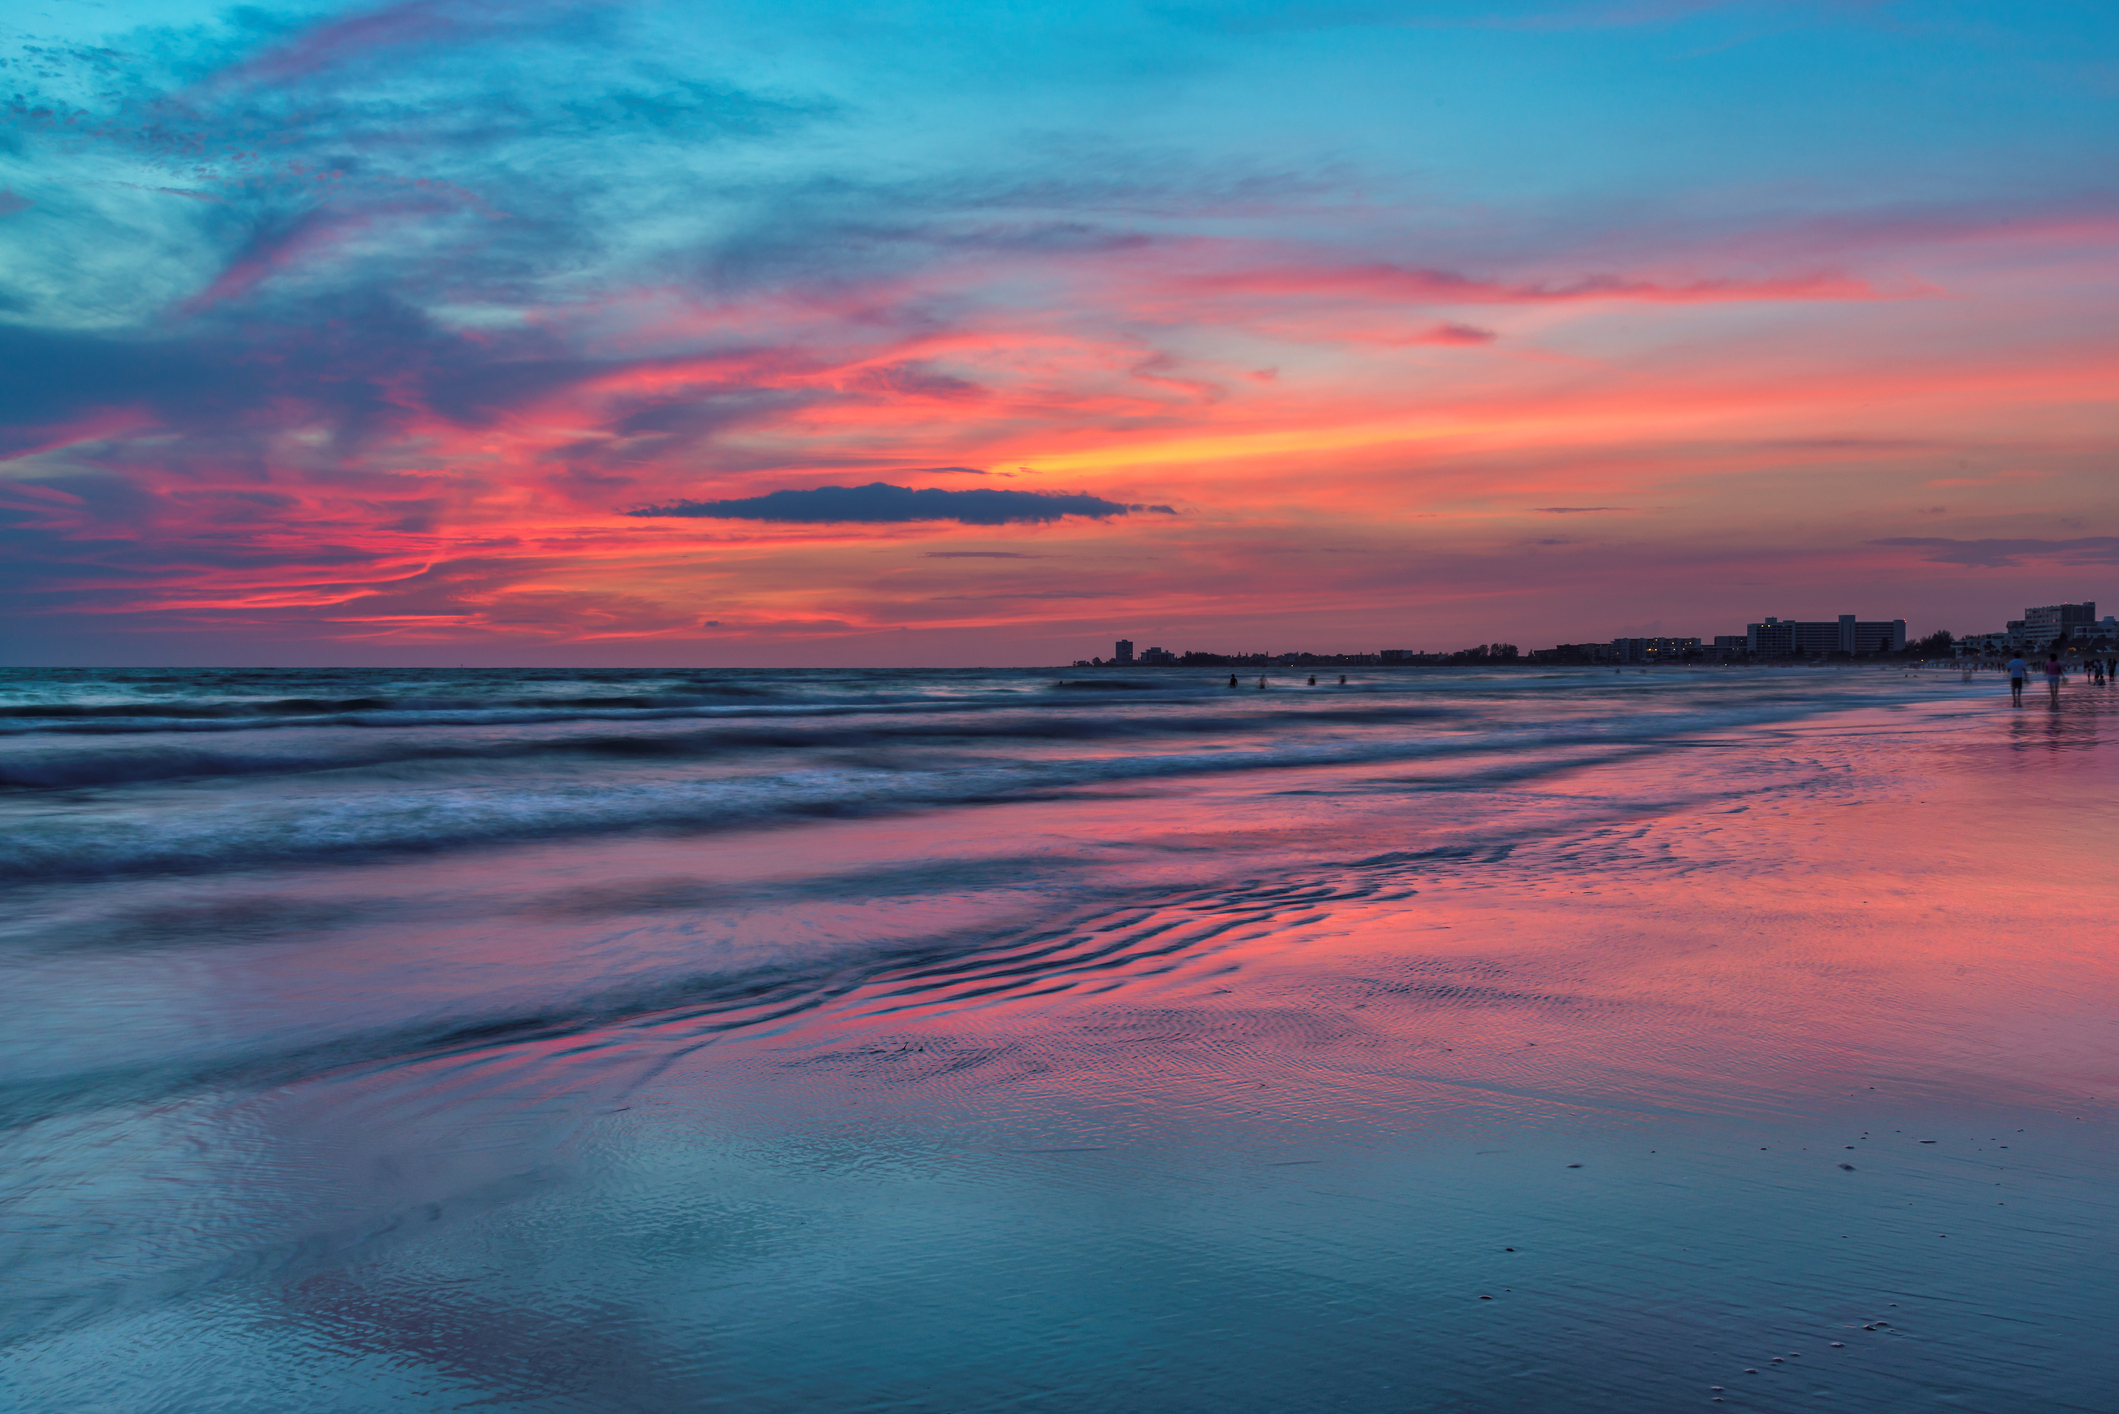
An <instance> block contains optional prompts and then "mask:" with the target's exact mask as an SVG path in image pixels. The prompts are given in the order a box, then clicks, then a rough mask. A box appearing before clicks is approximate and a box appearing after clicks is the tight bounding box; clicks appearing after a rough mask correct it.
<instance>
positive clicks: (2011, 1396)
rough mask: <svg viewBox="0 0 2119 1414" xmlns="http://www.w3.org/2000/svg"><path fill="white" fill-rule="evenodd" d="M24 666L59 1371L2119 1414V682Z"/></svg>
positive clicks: (19, 1205)
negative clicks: (2057, 688) (1260, 680)
mask: <svg viewBox="0 0 2119 1414" xmlns="http://www.w3.org/2000/svg"><path fill="white" fill-rule="evenodd" d="M1337 675H1338V674H1337V670H1335V671H1334V672H1333V673H1331V674H1322V675H1320V678H1321V680H1320V682H1319V683H1318V685H1316V686H1314V687H1311V686H1308V685H1307V684H1306V683H1305V682H1304V681H1303V678H1304V676H1306V674H1302V673H1298V672H1295V671H1292V670H1291V671H1290V672H1289V673H1288V674H1287V675H1286V676H1280V675H1277V674H1275V673H1273V672H1271V671H1269V672H1268V674H1267V685H1266V687H1265V689H1264V690H1260V689H1259V688H1258V687H1257V686H1256V685H1255V682H1256V670H1252V671H1251V672H1250V673H1249V674H1247V675H1246V676H1244V677H1243V678H1242V679H1241V686H1240V687H1239V688H1237V689H1233V690H1232V689H1230V688H1229V687H1228V686H1227V685H1226V676H1225V673H1215V672H1214V671H1212V670H1201V671H1188V670H1183V669H1156V670H1118V669H1110V670H1106V669H1064V670H1060V669H1054V670H994V671H983V670H950V671H935V672H912V671H905V672H885V671H871V672H827V671H822V670H809V671H792V670H791V671H781V672H771V673H765V672H759V673H746V672H737V671H711V672H696V673H686V672H669V671H652V672H651V671H645V670H643V671H640V672H633V673H628V672H621V671H616V670H612V671H607V672H578V673H565V672H558V671H552V670H521V671H516V672H509V671H501V670H464V671H459V672H451V671H444V670H438V669H433V670H418V671H405V672H391V671H385V670H354V669H347V670H333V671H330V672H323V671H301V670H275V671H265V670H255V671H241V670H226V671H221V672H208V671H203V670H145V669H139V670H68V671H61V670H43V671H34V672H33V671H29V670H20V669H15V670H7V671H6V672H5V673H0V709H4V713H5V715H0V785H4V787H5V789H4V790H0V819H4V822H5V824H4V829H0V889H4V891H5V893H6V895H7V900H8V901H7V906H6V908H5V909H4V910H0V995H4V996H6V997H7V998H8V999H9V1010H10V1012H11V1019H10V1024H9V1025H8V1026H7V1027H5V1028H4V1029H0V1106H4V1116H0V1117H4V1121H5V1125H6V1127H5V1129H4V1131H0V1213H4V1214H5V1223H4V1229H0V1242H4V1250H0V1261H4V1266H5V1270H6V1274H7V1275H6V1280H5V1282H4V1288H0V1342H4V1347H5V1349H6V1352H7V1363H8V1365H9V1370H10V1373H9V1380H10V1383H11V1386H12V1391H13V1396H12V1397H13V1398H14V1399H15V1400H16V1401H17V1402H18V1403H17V1407H19V1408H22V1409H24V1410H26V1411H39V1412H40V1414H41V1412H42V1411H52V1414H57V1412H58V1411H82V1410H113V1411H115V1410H125V1411H134V1410H169V1411H198V1410H215V1411H250V1410H256V1411H280V1410H286V1409H292V1408H330V1409H334V1410H348V1411H352V1410H368V1409H385V1408H394V1409H408V1408H409V1409H420V1410H429V1409H434V1410H442V1409H449V1410H454V1409H466V1410H468V1409H474V1408H475V1409H481V1410H522V1411H548V1410H549V1411H560V1410H584V1411H588V1410H616V1409H625V1410H643V1411H662V1410H670V1411H676V1410H693V1409H729V1410H743V1411H750V1410H757V1411H782V1410H785V1411H797V1410H819V1409H831V1410H867V1409H875V1410H885V1409H887V1410H906V1411H937V1414H941V1412H942V1411H949V1412H950V1414H966V1411H986V1410H994V1411H999V1410H1024V1409H1031V1410H1046V1409H1049V1410H1076V1409H1096V1410H1123V1411H1133V1410H1138V1411H1144V1414H1145V1412H1146V1411H1192V1410H1198V1411H1208V1410H1222V1411H1226V1410H1260V1411H1266V1410H1272V1411H1284V1410H1297V1409H1319V1410H1338V1409H1344V1410H1350V1411H1351V1410H1408V1411H1426V1410H1436V1411H1470V1410H1495V1411H1508V1410H1529V1409H1536V1410H1559V1411H1570V1410H1584V1411H1587V1410H1611V1409H1622V1408H1623V1409H1666V1408H1676V1407H1689V1406H1691V1405H1693V1404H1700V1405H1706V1406H1711V1405H1712V1404H1713V1402H1714V1401H1715V1400H1717V1399H1719V1400H1721V1401H1722V1402H1723V1403H1724V1404H1725V1405H1727V1406H1728V1407H1731V1408H1738V1407H1741V1408H1748V1409H1764V1410H1784V1409H1786V1410H1792V1409H1797V1408H1802V1409H1812V1408H1818V1407H1845V1408H1862V1409H1869V1410H1898V1409H1905V1410H1914V1409H1921V1410H1926V1409H1933V1408H1937V1407H1949V1408H1959V1409H1967V1410H1991V1411H1997V1412H1998V1411H2014V1410H2029V1409H2038V1410H2075V1409H2079V1410H2095V1409H2104V1408H2109V1407H2110V1404H2111V1390H2112V1387H2113V1383H2114V1381H2115V1379H2119V1356H2115V1355H2114V1354H2113V1352H2112V1348H2111V1342H2110V1339H2109V1335H2108V1332H2107V1331H2106V1330H2105V1329H2104V1322H2103V1321H2102V1320H2101V1319H2099V1317H2100V1315H2101V1313H2103V1312H2107V1311H2109V1310H2111V1309H2112V1308H2113V1304H2114V1301H2115V1299H2119V1263H2115V1261H2114V1258H2115V1255H2119V1254H2115V1253H2114V1250H2113V1247H2114V1239H2113V1231H2114V1226H2113V1221H2112V1219H2113V1216H2114V1207H2115V1200H2119V1190H2115V1188H2114V1186H2113V1183H2112V1180H2111V1174H2112V1172H2113V1165H2114V1161H2115V1159H2119V1139H2115V1133H2114V1119H2115V1106H2114V1104H2113V1098H2114V1095H2115V1094H2119V1059H2115V1056H2119V1052H2115V1043H2119V1021H2115V1017H2119V1010H2115V1002H2119V967H2115V964H2114V959H2113V945H2112V937H2113V927H2112V924H2111V918H2112V914H2113V905H2114V902H2115V894H2119V890H2115V886H2114V876H2113V873H2112V868H2111V860H2110V843H2111V841H2112V840H2113V839H2114V838H2115V827H2119V805H2115V804H2114V802H2113V799H2112V792H2111V790H2110V787H2109V781H2110V773H2111V771H2112V768H2113V765H2114V752H2115V749H2119V748H2115V745H2114V743H2113V742H2112V741H2111V740H2110V739H2109V738H2110V737H2111V735H2112V734H2113V732H2114V731H2115V729H2119V692H2115V691H2113V690H2110V689H2101V688H2094V687H2090V686H2086V685H2084V684H2083V683H2081V682H2080V681H2079V680H2077V681H2073V682H2070V683H2069V684H2067V685H2066V686H2065V687H2064V688H2063V689H2062V691H2061V693H2060V697H2059V701H2058V703H2057V705H2053V704H2049V703H2048V702H2047V701H2046V700H2045V693H2044V690H2043V689H2042V688H2041V689H2040V690H2039V691H2038V692H2037V693H2036V694H2032V695H2030V700H2028V701H2027V702H2026V703H2025V705H2024V706H2022V707H2021V708H2013V707H2011V706H2010V704H2009V701H2008V692H2007V687H2006V684H1998V683H1997V681H1996V680H1995V679H1994V678H1993V677H1992V676H1991V675H1985V676H1981V677H1978V678H1977V679H1976V680H1968V679H1965V678H1963V677H1961V676H1960V675H1959V674H1958V673H1956V672H1954V671H1940V672H1938V671H1910V670H1906V669H1902V668H1900V667H1898V666H1896V665H1893V666H1891V667H1889V668H1887V669H1884V670H1878V669H1877V668H1875V667H1873V666H1867V665H1862V666H1857V667H1849V668H1846V669H1822V668H1819V669H1812V668H1783V669H1749V668H1746V669H1657V670H1655V671H1652V672H1636V671H1633V670H1628V671H1627V672H1625V673H1613V672H1612V671H1610V670H1609V669H1608V668H1606V669H1561V670H1542V669H1528V668H1525V669H1517V670H1510V671H1500V670H1496V671H1476V670H1441V669H1438V670H1404V671H1383V670H1359V669H1357V670H1353V671H1351V672H1350V673H1349V676H1350V678H1351V679H1352V681H1350V682H1348V683H1347V684H1345V685H1344V686H1342V685H1340V684H1339V683H1338V682H1337V681H1336V677H1337Z"/></svg>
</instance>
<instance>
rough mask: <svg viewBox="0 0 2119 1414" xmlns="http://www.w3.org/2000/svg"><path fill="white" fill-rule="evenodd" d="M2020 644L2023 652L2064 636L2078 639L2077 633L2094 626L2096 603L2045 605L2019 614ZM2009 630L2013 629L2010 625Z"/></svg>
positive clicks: (2085, 601)
mask: <svg viewBox="0 0 2119 1414" xmlns="http://www.w3.org/2000/svg"><path fill="white" fill-rule="evenodd" d="M2022 622H2023V630H2022V632H2023V643H2024V646H2025V647H2026V648H2047V647H2050V646H2052V644H2053V643H2054V642H2055V641H2056V640H2057V639H2058V638H2059V637H2060V635H2061V634H2062V633H2063V632H2065V633H2066V634H2067V636H2068V637H2069V638H2075V637H2078V636H2080V634H2081V631H2082V630H2084V629H2087V628H2089V627H2090V626H2091V625H2093V624H2095V623H2096V622H2097V603H2096V601H2095V600H2093V599H2085V600H2084V601H2083V602H2082V603H2080V604H2047V605H2044V606H2043V607H2040V608H2036V609H2025V610H2024V611H2023V620H2022ZM2012 627H2013V625H2012Z"/></svg>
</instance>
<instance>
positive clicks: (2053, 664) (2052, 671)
mask: <svg viewBox="0 0 2119 1414" xmlns="http://www.w3.org/2000/svg"><path fill="white" fill-rule="evenodd" d="M2045 690H2046V693H2047V695H2048V696H2050V697H2051V698H2052V699H2053V705H2054V706H2055V707H2058V706H2059V705H2060V656H2059V655H2058V654H2057V653H2051V652H2049V653H2047V654H2046V655H2045Z"/></svg>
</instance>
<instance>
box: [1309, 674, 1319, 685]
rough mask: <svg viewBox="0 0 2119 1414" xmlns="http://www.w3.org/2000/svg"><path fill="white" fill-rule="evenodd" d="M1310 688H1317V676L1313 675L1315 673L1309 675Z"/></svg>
mask: <svg viewBox="0 0 2119 1414" xmlns="http://www.w3.org/2000/svg"><path fill="white" fill-rule="evenodd" d="M1310 686H1311V687H1315V686H1317V674H1315V673H1311V674H1310Z"/></svg>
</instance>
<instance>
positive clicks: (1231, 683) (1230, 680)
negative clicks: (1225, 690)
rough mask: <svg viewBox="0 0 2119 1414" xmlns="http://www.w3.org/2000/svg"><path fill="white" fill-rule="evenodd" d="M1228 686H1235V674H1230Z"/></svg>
mask: <svg viewBox="0 0 2119 1414" xmlns="http://www.w3.org/2000/svg"><path fill="white" fill-rule="evenodd" d="M1229 686H1230V687H1234V686H1236V674H1234V673H1230V674H1229Z"/></svg>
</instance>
